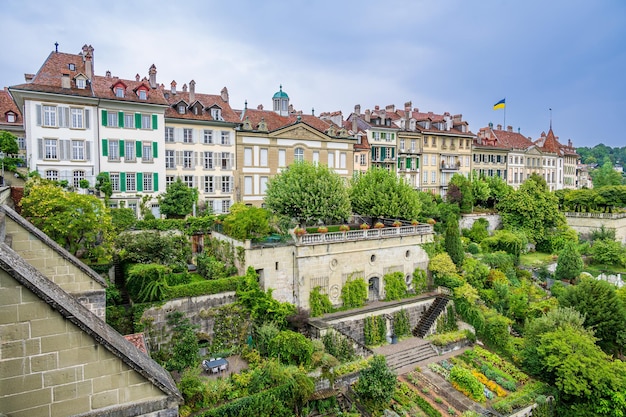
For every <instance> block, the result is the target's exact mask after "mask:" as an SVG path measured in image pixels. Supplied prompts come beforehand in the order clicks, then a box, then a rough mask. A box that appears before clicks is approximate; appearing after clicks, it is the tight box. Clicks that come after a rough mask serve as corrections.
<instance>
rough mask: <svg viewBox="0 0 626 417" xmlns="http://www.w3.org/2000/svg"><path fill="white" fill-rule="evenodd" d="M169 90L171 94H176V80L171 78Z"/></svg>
mask: <svg viewBox="0 0 626 417" xmlns="http://www.w3.org/2000/svg"><path fill="white" fill-rule="evenodd" d="M170 91H171V93H172V94H176V81H174V80H172V83H171V84H170Z"/></svg>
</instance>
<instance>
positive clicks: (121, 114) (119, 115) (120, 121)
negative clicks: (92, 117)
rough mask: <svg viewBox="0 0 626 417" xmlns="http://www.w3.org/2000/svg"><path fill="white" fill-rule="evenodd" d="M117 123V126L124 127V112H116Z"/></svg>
mask: <svg viewBox="0 0 626 417" xmlns="http://www.w3.org/2000/svg"><path fill="white" fill-rule="evenodd" d="M117 125H118V126H119V127H124V112H123V111H120V112H117Z"/></svg>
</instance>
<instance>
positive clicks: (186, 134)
mask: <svg viewBox="0 0 626 417" xmlns="http://www.w3.org/2000/svg"><path fill="white" fill-rule="evenodd" d="M183 143H193V129H189V128H187V127H186V128H184V129H183Z"/></svg>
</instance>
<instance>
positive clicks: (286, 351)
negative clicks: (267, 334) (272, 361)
mask: <svg viewBox="0 0 626 417" xmlns="http://www.w3.org/2000/svg"><path fill="white" fill-rule="evenodd" d="M269 354H270V356H272V357H275V358H279V360H280V361H281V362H282V363H284V364H287V365H296V366H300V365H302V366H304V367H305V368H306V367H308V366H309V365H310V364H311V355H313V342H311V340H309V339H307V338H306V337H305V336H304V335H302V334H300V333H296V332H293V331H291V330H283V331H281V332H279V333H278V334H277V335H276V336H275V337H274V338H273V339H272V340H271V341H270V343H269Z"/></svg>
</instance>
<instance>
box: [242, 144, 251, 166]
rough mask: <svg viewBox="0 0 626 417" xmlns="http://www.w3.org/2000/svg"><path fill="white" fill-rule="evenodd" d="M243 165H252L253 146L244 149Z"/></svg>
mask: <svg viewBox="0 0 626 417" xmlns="http://www.w3.org/2000/svg"><path fill="white" fill-rule="evenodd" d="M243 166H246V167H249V166H252V148H244V149H243Z"/></svg>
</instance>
